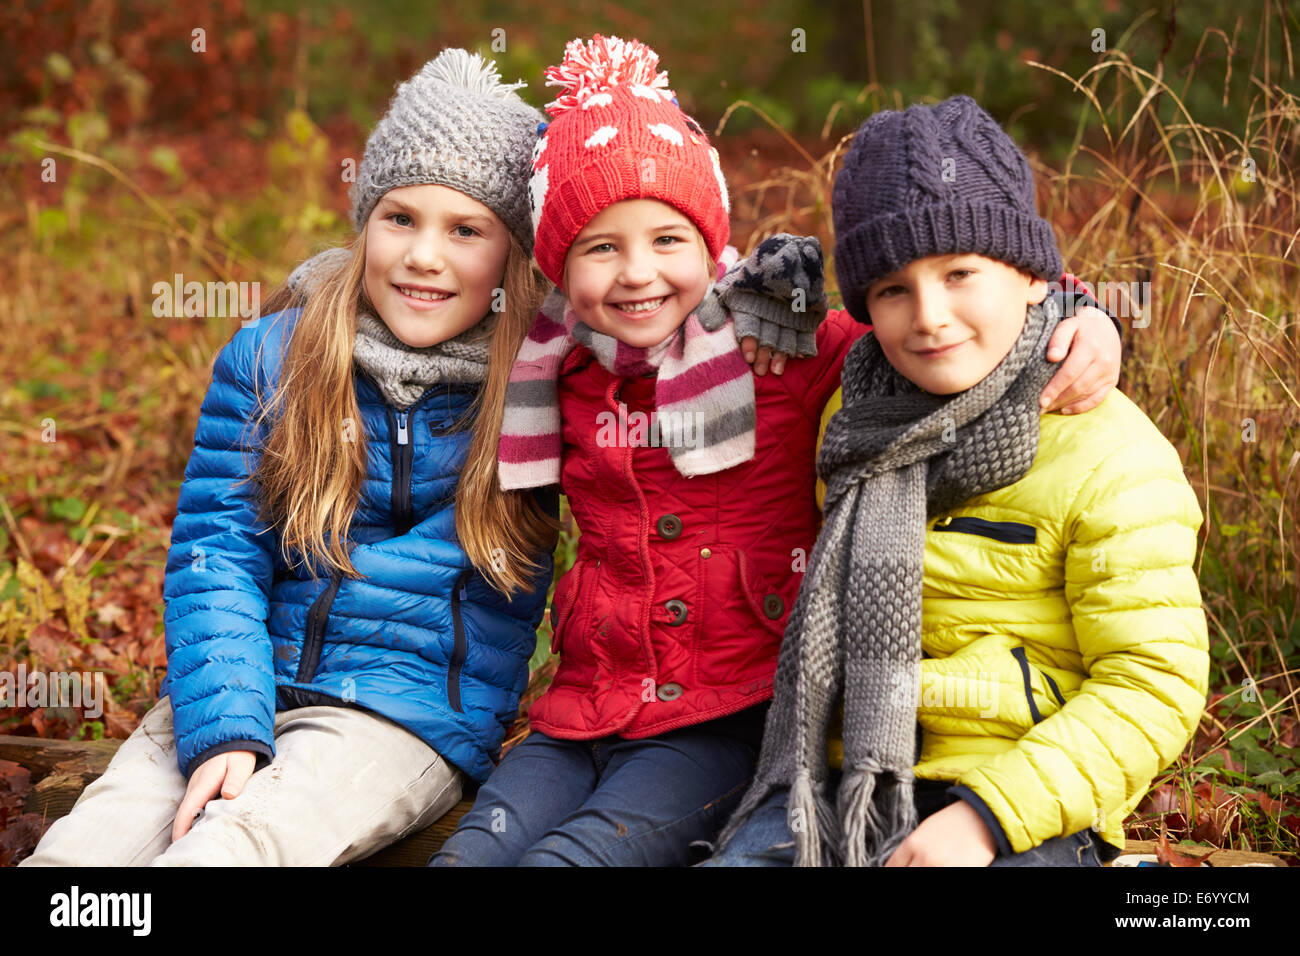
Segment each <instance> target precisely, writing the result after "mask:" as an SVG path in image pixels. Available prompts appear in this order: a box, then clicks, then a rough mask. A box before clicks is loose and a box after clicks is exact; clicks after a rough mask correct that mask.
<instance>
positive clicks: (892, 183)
mask: <svg viewBox="0 0 1300 956" xmlns="http://www.w3.org/2000/svg"><path fill="white" fill-rule="evenodd" d="M831 211H832V217H833V219H834V221H835V273H836V276H837V277H838V279H839V284H840V292H841V293H842V294H843V296H844V307H845V309H847V310H848V312H849V314H850V315H852V316H853V317H854V318H855V319H858V320H859V321H869V320H868V317H867V306H866V291H867V289H868V288H869V287H870V286H871V284H872V283H873V282H875V281H876V280H877V279H879V278H881V277H882V276H887V275H889V274H890V273H891V272H894V271H895V270H897V269H901V268H903V267H904V266H906V265H907V264H908V263H909V262H912V261H913V260H916V259H921V258H924V257H925V256H934V255H947V254H950V253H963V252H972V253H977V254H979V255H982V256H988V257H989V258H990V259H997V260H999V261H1000V262H1005V263H1007V264H1008V265H1012V266H1015V267H1017V268H1019V269H1024V270H1025V271H1026V272H1030V273H1032V274H1034V275H1036V276H1040V277H1041V278H1044V279H1047V280H1049V281H1055V280H1057V279H1059V278H1060V276H1061V254H1060V252H1059V251H1058V250H1057V248H1056V236H1055V235H1054V234H1053V233H1052V227H1051V225H1050V224H1048V222H1047V221H1046V220H1045V219H1043V218H1042V217H1040V216H1039V215H1038V212H1037V210H1036V209H1035V206H1034V176H1033V173H1032V172H1031V171H1030V169H1029V162H1028V161H1027V160H1026V159H1025V156H1024V154H1023V153H1022V152H1020V149H1019V148H1018V147H1017V146H1016V144H1015V143H1014V142H1012V140H1011V137H1009V136H1008V135H1007V134H1006V133H1005V132H1004V131H1003V129H1002V127H1000V126H999V125H998V124H997V122H996V121H995V120H994V119H993V117H991V116H989V114H988V113H986V112H984V110H982V109H980V107H979V104H978V103H976V102H975V101H974V100H973V99H971V98H970V97H969V96H954V97H951V98H950V99H946V100H944V101H943V102H942V103H939V104H936V105H935V106H923V105H917V106H911V107H908V109H906V110H904V111H903V112H901V113H899V112H896V111H893V110H885V111H882V112H879V113H877V114H876V115H875V116H872V117H871V118H870V119H868V120H867V121H866V122H865V123H863V124H862V127H861V129H859V130H858V134H857V136H855V137H854V139H853V145H852V146H850V147H849V151H848V153H847V154H846V155H845V157H844V165H843V167H842V168H841V170H840V173H839V175H838V176H837V177H836V178H835V189H834V192H833V194H832V198H831Z"/></svg>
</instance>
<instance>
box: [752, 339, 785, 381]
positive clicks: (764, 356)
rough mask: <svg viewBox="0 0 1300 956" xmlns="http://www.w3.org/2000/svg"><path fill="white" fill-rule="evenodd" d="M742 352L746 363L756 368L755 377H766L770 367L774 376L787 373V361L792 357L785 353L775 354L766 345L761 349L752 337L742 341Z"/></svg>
mask: <svg viewBox="0 0 1300 956" xmlns="http://www.w3.org/2000/svg"><path fill="white" fill-rule="evenodd" d="M740 351H741V353H742V354H743V355H744V356H745V361H746V362H748V363H749V364H750V365H752V366H754V374H755V375H766V374H767V370H768V368H769V366H770V367H771V369H772V374H773V375H780V374H781V373H782V372H784V371H785V362H786V359H788V358H789V357H790V356H788V355H787V354H786V353H785V352H773V351H772V350H771V349H770V348H768V347H767V346H766V345H764V346H762V347H761V348H760V347H759V344H758V339H757V338H756V337H754V336H752V335H747V336H745V337H744V338H743V339H741V340H740Z"/></svg>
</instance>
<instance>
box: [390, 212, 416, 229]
mask: <svg viewBox="0 0 1300 956" xmlns="http://www.w3.org/2000/svg"><path fill="white" fill-rule="evenodd" d="M385 218H387V219H391V220H393V222H394V223H395V224H396V225H399V226H409V225H410V224H411V217H410V216H408V215H407V214H406V213H404V212H390V213H389V214H388V215H387V216H386V217H385ZM402 219H405V220H406V221H405V222H399V220H402Z"/></svg>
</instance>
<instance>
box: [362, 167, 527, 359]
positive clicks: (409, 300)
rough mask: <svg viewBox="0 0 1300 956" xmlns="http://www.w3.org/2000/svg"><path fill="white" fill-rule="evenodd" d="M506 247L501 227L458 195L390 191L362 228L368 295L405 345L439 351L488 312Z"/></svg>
mask: <svg viewBox="0 0 1300 956" xmlns="http://www.w3.org/2000/svg"><path fill="white" fill-rule="evenodd" d="M509 248H510V232H509V230H508V229H507V228H506V226H505V223H503V222H502V221H501V220H500V219H499V218H497V215H496V213H494V212H492V210H490V209H488V207H487V206H485V205H483V204H482V203H481V202H478V201H477V200H474V199H470V198H469V197H468V196H466V195H465V194H464V193H462V192H458V191H457V190H455V189H450V188H448V187H447V186H434V185H421V186H401V187H399V188H397V189H390V190H389V191H388V192H386V193H385V194H384V196H383V198H382V199H380V200H379V202H378V203H377V204H376V205H375V208H374V210H373V211H372V212H371V213H370V219H369V220H368V222H367V224H366V272H365V288H366V295H368V296H369V297H370V301H371V303H372V304H373V305H374V307H375V310H376V311H377V312H378V313H379V317H380V318H381V319H383V321H384V324H385V325H387V326H388V328H389V329H390V330H391V331H392V333H393V334H394V335H395V336H397V337H398V338H399V339H401V340H402V341H403V342H405V343H406V344H407V345H409V346H411V347H413V348H427V347H429V346H430V345H437V344H438V343H439V342H445V341H446V340H447V339H450V338H454V337H455V336H457V335H459V334H460V333H461V332H464V331H465V330H466V329H468V328H470V327H471V326H473V325H475V324H477V323H478V322H479V321H481V320H482V319H483V318H484V316H486V315H487V314H488V311H489V310H490V308H491V306H492V299H493V293H494V292H495V291H496V290H497V289H498V288H500V287H501V284H502V277H503V275H504V273H505V266H506V254H507V252H508V251H509Z"/></svg>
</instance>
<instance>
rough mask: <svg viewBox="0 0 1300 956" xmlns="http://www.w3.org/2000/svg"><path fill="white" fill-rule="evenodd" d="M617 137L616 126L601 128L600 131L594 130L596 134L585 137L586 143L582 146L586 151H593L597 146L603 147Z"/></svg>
mask: <svg viewBox="0 0 1300 956" xmlns="http://www.w3.org/2000/svg"><path fill="white" fill-rule="evenodd" d="M617 135H618V127H617V126H602V127H601V128H600V129H598V130H596V132H594V133H592V134H591V135H590V136H589V137H587V141H586V142H585V143H583V144H582V145H584V146H586V147H587V148H588V149H593V148H594V147H597V146H604V145H605V144H606V143H608V142H609V141H610V140H611V139H613V138H614V137H615V136H617Z"/></svg>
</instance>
